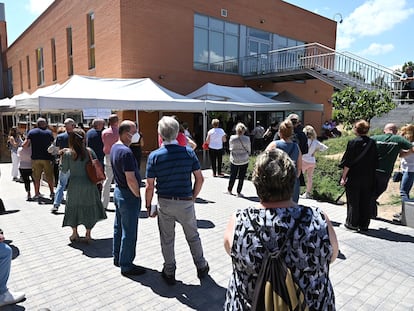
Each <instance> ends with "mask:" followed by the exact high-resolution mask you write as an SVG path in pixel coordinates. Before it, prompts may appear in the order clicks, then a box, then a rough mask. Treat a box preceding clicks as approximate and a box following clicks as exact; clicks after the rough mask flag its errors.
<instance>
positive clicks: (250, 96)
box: [187, 82, 276, 103]
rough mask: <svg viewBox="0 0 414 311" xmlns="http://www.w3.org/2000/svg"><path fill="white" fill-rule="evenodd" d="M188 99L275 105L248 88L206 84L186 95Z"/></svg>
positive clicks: (267, 98)
mask: <svg viewBox="0 0 414 311" xmlns="http://www.w3.org/2000/svg"><path fill="white" fill-rule="evenodd" d="M187 96H188V97H190V98H197V99H202V100H213V101H230V102H238V103H275V102H276V101H275V100H272V99H270V98H269V97H266V96H264V95H262V94H260V93H258V92H256V91H254V90H253V89H252V88H250V87H237V86H223V85H217V84H214V83H210V82H209V83H206V84H204V85H203V86H202V87H200V88H199V89H197V90H195V91H194V92H192V93H190V94H188V95H187Z"/></svg>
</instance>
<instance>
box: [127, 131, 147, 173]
mask: <svg viewBox="0 0 414 311" xmlns="http://www.w3.org/2000/svg"><path fill="white" fill-rule="evenodd" d="M135 125H136V127H137V129H138V125H137V124H136V123H135ZM143 147H144V136H142V133H141V132H140V131H139V129H138V131H137V132H136V133H135V134H134V135H133V136H132V138H131V144H130V145H129V148H131V150H132V153H133V154H134V157H135V159H136V160H137V164H138V170H140V169H141V157H142V148H143Z"/></svg>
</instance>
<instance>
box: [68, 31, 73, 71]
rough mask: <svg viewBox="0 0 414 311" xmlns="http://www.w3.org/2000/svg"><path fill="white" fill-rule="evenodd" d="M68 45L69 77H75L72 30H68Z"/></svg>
mask: <svg viewBox="0 0 414 311" xmlns="http://www.w3.org/2000/svg"><path fill="white" fill-rule="evenodd" d="M66 44H67V53H68V76H72V75H73V48H72V28H71V27H68V28H66Z"/></svg>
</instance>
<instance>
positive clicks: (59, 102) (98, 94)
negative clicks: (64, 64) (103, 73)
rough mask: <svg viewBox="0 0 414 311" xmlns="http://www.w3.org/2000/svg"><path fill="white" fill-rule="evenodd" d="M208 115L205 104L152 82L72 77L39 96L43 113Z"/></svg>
mask: <svg viewBox="0 0 414 311" xmlns="http://www.w3.org/2000/svg"><path fill="white" fill-rule="evenodd" d="M84 108H102V109H103V108H110V109H112V110H147V111H148V110H149V111H153V110H164V111H198V112H199V111H204V103H203V102H202V101H200V100H195V99H190V98H188V97H185V96H183V95H181V94H178V93H175V92H173V91H170V90H168V89H166V88H164V87H162V86H160V85H158V84H157V83H155V82H154V81H152V80H151V79H150V78H143V79H117V78H97V77H90V76H77V75H74V76H72V77H71V78H70V79H69V80H68V81H66V82H65V83H64V84H62V86H61V87H60V88H58V89H57V90H56V91H53V92H51V93H49V94H45V95H40V96H39V109H40V110H45V111H50V110H67V109H70V110H82V109H84Z"/></svg>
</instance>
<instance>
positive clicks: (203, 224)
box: [197, 220, 215, 229]
mask: <svg viewBox="0 0 414 311" xmlns="http://www.w3.org/2000/svg"><path fill="white" fill-rule="evenodd" d="M214 227H215V225H214V223H213V222H211V221H210V220H197V228H198V229H211V228H214Z"/></svg>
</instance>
